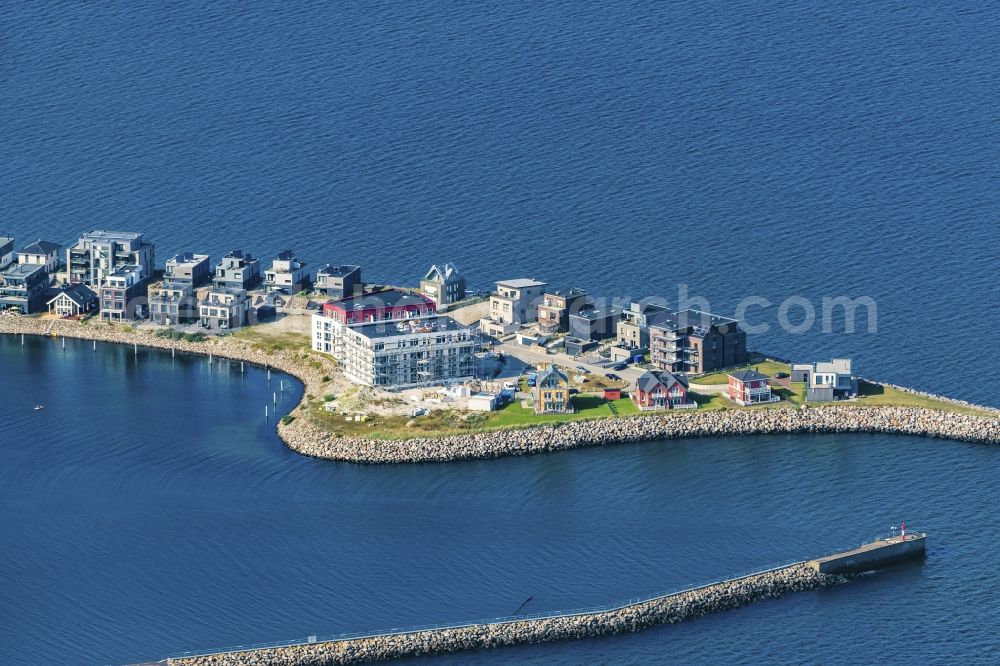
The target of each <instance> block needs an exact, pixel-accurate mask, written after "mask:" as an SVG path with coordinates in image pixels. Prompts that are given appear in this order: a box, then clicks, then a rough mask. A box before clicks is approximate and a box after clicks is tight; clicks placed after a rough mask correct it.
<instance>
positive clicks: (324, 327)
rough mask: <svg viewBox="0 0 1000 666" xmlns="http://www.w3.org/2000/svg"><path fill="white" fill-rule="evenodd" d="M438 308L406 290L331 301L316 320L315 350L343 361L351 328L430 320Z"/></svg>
mask: <svg viewBox="0 0 1000 666" xmlns="http://www.w3.org/2000/svg"><path fill="white" fill-rule="evenodd" d="M436 313H437V304H436V303H435V302H434V301H432V300H431V299H430V298H428V297H427V296H424V295H423V294H415V293H413V292H410V291H404V290H402V289H388V290H386V291H380V292H375V293H371V294H364V295H362V296H355V297H353V298H345V299H342V300H339V301H328V302H327V303H324V304H323V307H322V309H321V310H320V311H319V312H318V313H316V314H314V315H313V316H312V325H313V326H312V348H313V349H315V350H316V351H319V352H323V353H326V354H332V355H333V356H334V357H339V356H340V355H341V354H342V350H341V349H340V347H339V345H340V343H341V342H342V339H343V336H342V333H343V331H344V329H345V328H347V327H349V326H356V325H360V324H373V323H378V322H388V321H399V320H405V319H416V318H421V317H429V316H432V315H434V314H436Z"/></svg>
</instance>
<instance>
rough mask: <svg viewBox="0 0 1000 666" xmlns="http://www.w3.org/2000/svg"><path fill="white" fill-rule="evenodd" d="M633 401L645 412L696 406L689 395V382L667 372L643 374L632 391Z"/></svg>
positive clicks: (658, 371)
mask: <svg viewBox="0 0 1000 666" xmlns="http://www.w3.org/2000/svg"><path fill="white" fill-rule="evenodd" d="M632 401H633V402H635V406H636V407H638V408H639V409H640V410H643V411H647V410H653V409H676V408H679V407H694V406H695V402H694V400H692V399H691V397H690V396H689V395H688V387H687V382H686V381H685V380H683V379H681V378H680V377H676V376H675V375H673V374H671V373H669V372H667V371H666V370H649V371H646V372H644V373H642V376H641V377H639V379H638V381H636V384H635V390H634V391H632Z"/></svg>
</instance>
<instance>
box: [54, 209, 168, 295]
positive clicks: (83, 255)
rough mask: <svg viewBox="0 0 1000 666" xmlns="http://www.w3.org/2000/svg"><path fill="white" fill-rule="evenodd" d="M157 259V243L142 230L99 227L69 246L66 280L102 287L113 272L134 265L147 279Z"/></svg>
mask: <svg viewBox="0 0 1000 666" xmlns="http://www.w3.org/2000/svg"><path fill="white" fill-rule="evenodd" d="M154 258H155V257H154V247H153V244H152V243H147V242H145V240H143V234H141V233H136V232H133V231H102V230H99V229H95V230H93V231H89V232H87V233H85V234H84V235H82V236H81V237H80V239H79V240H78V241H77V242H76V243H75V244H74V245H72V246H71V247H69V248H67V249H66V281H67V282H73V283H82V284H85V285H88V286H89V287H90V288H91V289H94V290H99V289H100V288H101V287H103V286H104V284H105V281H106V280H107V278H108V276H109V275H112V274H114V273H115V272H116V271H117V270H118V269H120V268H125V267H130V266H138V267H139V268H140V269H141V271H142V274H141V278H142V279H144V278H147V277H149V276H150V274H151V272H152V270H153V261H154ZM102 309H103V298H102Z"/></svg>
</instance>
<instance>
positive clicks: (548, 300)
mask: <svg viewBox="0 0 1000 666" xmlns="http://www.w3.org/2000/svg"><path fill="white" fill-rule="evenodd" d="M589 307H591V305H590V304H589V302H588V301H587V292H586V291H584V290H583V289H580V288H579V287H565V288H562V289H551V288H548V289H546V290H545V293H544V294H543V295H542V300H541V302H540V303H539V304H538V327H539V328H540V329H541V330H542V332H543V333H556V332H558V331H566V330H569V317H570V315H573V314H576V313H578V312H580V311H581V310H584V309H586V308H589Z"/></svg>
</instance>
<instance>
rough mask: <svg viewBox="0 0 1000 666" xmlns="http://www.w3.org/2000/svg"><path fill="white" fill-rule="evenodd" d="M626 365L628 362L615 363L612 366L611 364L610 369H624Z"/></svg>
mask: <svg viewBox="0 0 1000 666" xmlns="http://www.w3.org/2000/svg"><path fill="white" fill-rule="evenodd" d="M627 367H628V363H615V364H614V365H613V366H611V369H612V370H624V369H625V368H627Z"/></svg>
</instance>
